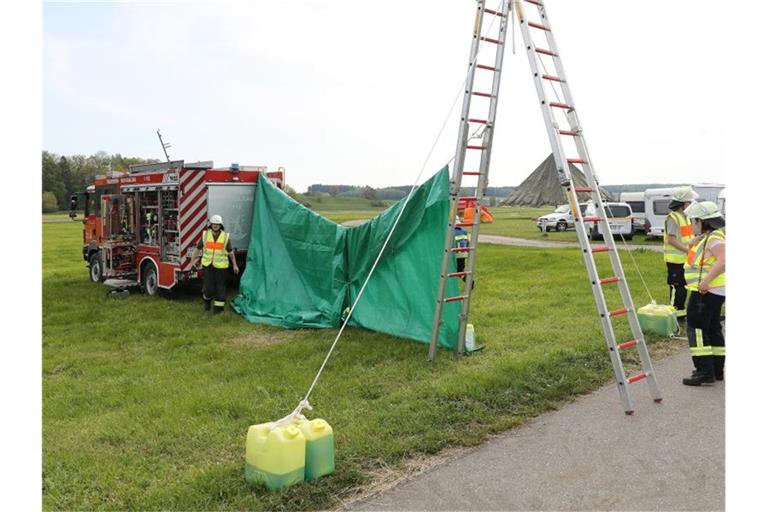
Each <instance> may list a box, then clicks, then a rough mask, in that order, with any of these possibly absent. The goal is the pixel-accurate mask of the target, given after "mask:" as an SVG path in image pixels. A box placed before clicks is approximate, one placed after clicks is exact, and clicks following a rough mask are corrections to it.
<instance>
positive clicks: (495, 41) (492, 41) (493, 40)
mask: <svg viewBox="0 0 768 512" xmlns="http://www.w3.org/2000/svg"><path fill="white" fill-rule="evenodd" d="M480 40H481V41H486V42H488V43H493V44H501V41H499V40H498V39H491V38H490V37H484V36H481V37H480Z"/></svg>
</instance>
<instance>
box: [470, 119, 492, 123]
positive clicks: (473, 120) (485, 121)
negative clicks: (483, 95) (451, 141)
mask: <svg viewBox="0 0 768 512" xmlns="http://www.w3.org/2000/svg"><path fill="white" fill-rule="evenodd" d="M467 122H468V123H477V124H488V120H487V119H467Z"/></svg>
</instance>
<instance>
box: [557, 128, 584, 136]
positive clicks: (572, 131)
mask: <svg viewBox="0 0 768 512" xmlns="http://www.w3.org/2000/svg"><path fill="white" fill-rule="evenodd" d="M558 131H559V132H560V135H573V136H574V137H575V136H576V135H578V134H579V132H577V131H576V130H558Z"/></svg>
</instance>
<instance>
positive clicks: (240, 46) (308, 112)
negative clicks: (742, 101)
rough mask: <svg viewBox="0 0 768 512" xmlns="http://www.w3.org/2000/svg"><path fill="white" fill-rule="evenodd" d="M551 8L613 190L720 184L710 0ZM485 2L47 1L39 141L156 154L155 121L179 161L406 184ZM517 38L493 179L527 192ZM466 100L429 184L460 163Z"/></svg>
mask: <svg viewBox="0 0 768 512" xmlns="http://www.w3.org/2000/svg"><path fill="white" fill-rule="evenodd" d="M497 5H498V1H494V0H491V1H489V2H488V6H489V7H491V8H495V7H496V6H497ZM547 5H548V10H549V14H550V20H551V23H552V25H553V28H554V33H555V36H556V37H557V41H558V45H559V47H560V53H561V55H562V56H563V58H564V64H565V68H566V71H567V73H568V78H569V81H570V84H571V89H572V92H573V94H574V97H575V100H576V105H577V108H578V111H579V114H580V117H581V120H582V123H583V125H584V129H585V134H586V136H587V140H588V143H589V147H590V151H591V153H592V158H593V161H594V163H595V167H596V170H597V173H598V175H599V177H600V179H601V183H602V184H620V183H643V182H666V183H669V182H702V181H706V182H725V181H726V178H725V176H724V171H723V168H722V158H721V146H720V139H719V136H718V135H719V134H718V133H717V132H716V131H715V130H716V129H717V127H718V123H716V122H714V121H713V120H714V119H716V118H717V116H718V115H719V112H718V111H717V110H716V109H718V108H721V106H722V103H721V102H713V100H714V99H716V98H718V97H719V96H720V84H721V82H722V80H724V78H722V75H723V69H722V68H721V67H718V66H717V65H713V63H716V62H718V60H719V57H720V54H721V52H722V51H724V50H722V46H723V45H722V44H721V43H722V41H721V40H720V39H719V38H717V37H714V35H715V33H716V31H717V23H719V21H718V19H717V15H718V10H716V8H715V4H714V2H701V1H698V2H696V1H687V0H678V1H675V2H666V3H664V11H663V15H660V12H659V10H658V9H657V6H658V3H648V2H631V3H630V2H608V1H598V0H591V1H590V0H584V1H579V2H575V1H571V0H549V2H548V4H547ZM474 6H475V2H474V1H473V0H418V1H408V0H390V1H387V2H340V1H320V0H295V1H293V2H275V1H269V2H267V1H253V2H249V3H247V4H246V3H223V2H216V3H185V4H181V3H162V4H152V3H119V4H115V3H111V4H104V3H78V4H52V3H47V4H45V5H44V9H43V22H44V25H43V32H44V34H43V35H44V40H43V51H44V59H43V63H44V67H43V78H44V82H43V93H44V103H43V112H44V121H43V123H44V124H43V136H44V139H43V147H44V149H47V150H49V151H53V152H56V153H61V154H73V153H85V154H89V153H93V152H96V151H98V150H104V151H107V152H109V153H121V154H123V155H126V156H140V157H145V158H161V157H162V150H161V148H160V145H159V142H158V140H157V136H156V134H155V131H156V130H157V129H158V128H159V129H160V130H161V131H162V133H163V135H164V137H165V138H166V140H167V141H169V142H170V143H171V144H172V147H171V148H170V150H169V152H170V155H171V157H172V158H174V159H184V160H187V161H194V160H214V161H215V163H216V164H217V165H228V164H229V163H231V162H239V163H240V164H253V165H267V166H269V167H270V168H273V167H276V166H284V167H285V169H286V173H287V181H288V183H289V184H290V185H292V186H293V187H294V188H296V189H297V190H299V191H303V190H306V187H307V186H308V185H310V184H312V183H333V184H339V183H345V184H357V185H366V184H368V185H372V186H385V185H395V184H400V185H402V184H409V183H411V182H413V180H414V178H415V176H416V175H417V173H418V171H419V169H420V168H421V166H422V164H423V162H424V159H425V157H426V156H427V153H428V151H429V149H430V147H431V145H432V143H433V141H434V140H435V137H436V135H437V133H438V131H439V129H440V126H441V124H442V123H443V120H444V119H445V117H446V115H447V114H448V110H449V108H450V107H451V104H452V102H453V100H454V98H455V97H456V94H457V92H458V91H459V90H460V88H461V86H462V82H463V76H464V73H465V71H466V66H467V62H468V54H469V44H470V38H471V32H472V25H473V21H474V10H475V7H474ZM515 39H516V42H517V53H516V54H513V53H512V49H513V48H512V45H511V44H509V45H508V47H507V53H506V57H505V66H504V72H503V77H502V84H501V92H500V101H499V110H498V114H497V129H496V134H495V144H494V150H493V159H492V164H491V174H490V182H491V185H495V186H501V185H517V184H519V183H520V181H522V180H523V179H524V178H525V177H526V176H527V175H528V174H529V173H530V172H531V170H532V169H533V168H534V167H535V166H536V165H537V164H538V163H539V162H540V161H541V160H543V159H544V158H545V157H546V156H547V155H548V154H549V151H550V150H549V144H548V140H547V136H546V133H545V131H544V124H543V120H542V116H541V111H540V109H539V106H538V103H537V98H536V94H535V89H534V87H533V82H532V78H531V76H530V71H529V67H528V62H527V58H526V55H525V53H524V52H523V51H522V48H521V46H522V44H521V38H520V34H519V32H518V33H516V34H515ZM488 63H491V62H488ZM459 107H460V102H459V103H458V104H457V105H456V108H455V109H454V111H453V113H452V114H451V116H450V118H449V122H448V124H447V128H446V130H445V132H444V133H443V136H442V138H441V139H440V142H439V143H438V145H437V147H436V149H435V151H434V154H433V156H432V158H431V159H430V161H429V163H428V164H427V172H426V173H425V176H424V178H422V181H423V179H426V177H427V176H428V175H429V174H431V173H432V172H433V171H436V170H438V169H439V168H440V167H441V166H442V165H443V164H445V163H446V162H447V161H448V160H449V159H450V158H451V157H452V156H453V152H454V145H455V138H456V133H457V132H456V130H457V128H458V121H459V113H460V112H459ZM574 156H575V155H574Z"/></svg>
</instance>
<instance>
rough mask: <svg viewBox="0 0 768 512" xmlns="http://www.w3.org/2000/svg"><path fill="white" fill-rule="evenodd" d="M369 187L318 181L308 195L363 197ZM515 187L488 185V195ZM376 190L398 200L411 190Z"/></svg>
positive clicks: (470, 191) (468, 191) (406, 187)
mask: <svg viewBox="0 0 768 512" xmlns="http://www.w3.org/2000/svg"><path fill="white" fill-rule="evenodd" d="M367 189H368V192H367V193H369V194H370V190H369V188H368V187H358V186H354V185H323V184H321V183H316V184H314V185H310V186H309V187H308V188H307V192H306V195H308V196H331V197H337V196H339V197H363V194H364V192H366V190H367ZM514 189H515V187H488V191H487V192H488V197H497V198H504V197H507V196H508V195H509V194H511V193H512V191H513V190H514ZM373 190H374V191H375V192H376V198H377V199H384V200H392V201H397V200H398V199H402V198H404V197H405V196H406V195H407V194H408V191H409V190H411V186H410V185H398V186H394V187H384V188H375V189H373ZM473 193H474V191H473V189H471V188H468V187H463V188H462V189H461V194H462V195H471V194H473Z"/></svg>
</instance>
